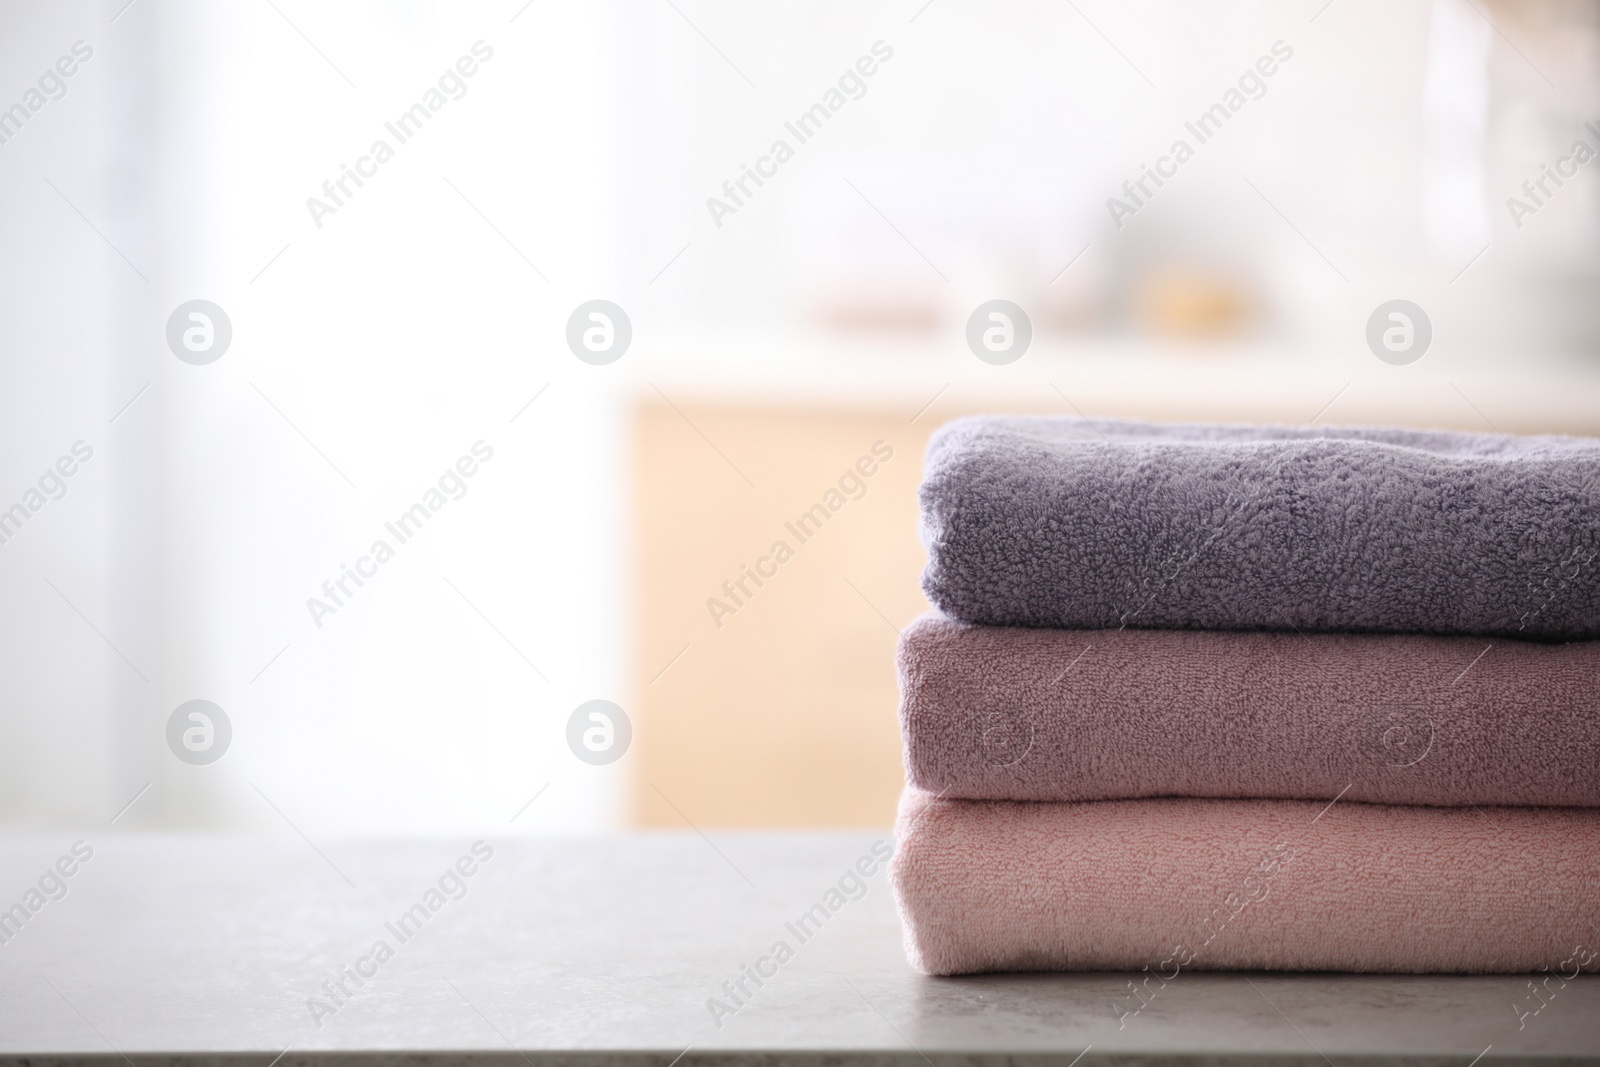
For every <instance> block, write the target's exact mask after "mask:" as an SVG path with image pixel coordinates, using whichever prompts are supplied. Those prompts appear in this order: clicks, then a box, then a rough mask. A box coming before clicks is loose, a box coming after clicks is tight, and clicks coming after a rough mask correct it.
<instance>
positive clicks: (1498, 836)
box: [890, 789, 1600, 981]
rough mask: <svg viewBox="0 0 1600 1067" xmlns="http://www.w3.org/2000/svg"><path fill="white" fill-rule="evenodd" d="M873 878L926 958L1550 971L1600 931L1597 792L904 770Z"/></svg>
mask: <svg viewBox="0 0 1600 1067" xmlns="http://www.w3.org/2000/svg"><path fill="white" fill-rule="evenodd" d="M896 830H897V835H898V838H899V847H898V849H897V850H896V852H895V857H894V860H893V863H892V864H891V868H890V870H891V878H892V881H893V884H894V889H895V894H896V898H897V900H898V902H899V907H900V914H901V918H902V921H903V926H904V930H905V940H906V951H907V954H908V955H909V956H910V958H911V962H912V964H913V965H914V966H915V967H917V968H918V969H919V970H921V971H923V972H925V973H928V974H964V973H972V972H978V971H997V970H1132V971H1140V970H1141V969H1143V968H1145V967H1147V966H1148V968H1149V969H1150V971H1151V972H1153V973H1155V974H1157V975H1160V976H1162V977H1161V979H1159V980H1161V981H1164V980H1171V979H1172V978H1173V977H1174V976H1175V974H1176V973H1177V972H1178V971H1181V970H1184V969H1190V968H1195V969H1205V970H1214V969H1222V970H1231V969H1265V970H1333V971H1388V972H1465V973H1473V972H1478V973H1482V972H1516V971H1524V972H1526V971H1538V970H1541V969H1542V968H1546V967H1548V968H1551V969H1552V970H1554V969H1556V968H1558V967H1560V966H1562V965H1563V963H1565V962H1566V961H1569V960H1571V959H1572V958H1573V955H1574V951H1575V946H1577V948H1578V951H1580V952H1582V951H1583V950H1584V949H1583V946H1588V948H1589V954H1588V960H1589V961H1590V963H1591V967H1590V969H1594V968H1593V965H1592V961H1594V959H1595V956H1594V952H1593V951H1592V950H1593V949H1594V948H1595V947H1596V944H1597V935H1600V811H1596V810H1585V809H1573V808H1481V809H1473V810H1468V809H1441V808H1422V807H1389V806H1382V805H1372V804H1352V803H1347V802H1344V801H1339V802H1337V803H1334V804H1333V805H1332V806H1331V807H1330V806H1329V805H1328V804H1327V802H1322V803H1313V802H1304V801H1285V800H1193V799H1177V800H1175V799H1164V800H1126V801H1108V802H1101V803H1087V804H1033V803H1015V802H1005V801H970V800H949V799H938V798H935V797H933V796H931V795H929V794H927V793H924V792H921V791H920V790H915V789H908V790H907V791H906V794H905V796H904V797H903V799H902V801H901V809H900V818H899V823H898V825H897V827H896Z"/></svg>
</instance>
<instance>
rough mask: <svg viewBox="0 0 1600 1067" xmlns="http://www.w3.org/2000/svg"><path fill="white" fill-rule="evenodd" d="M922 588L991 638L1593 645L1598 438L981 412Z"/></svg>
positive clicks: (1599, 584)
mask: <svg viewBox="0 0 1600 1067" xmlns="http://www.w3.org/2000/svg"><path fill="white" fill-rule="evenodd" d="M922 522H923V537H924V540H925V541H926V543H927V545H928V552H929V558H928V567H927V570H926V571H925V572H924V573H923V577H922V587H923V590H924V591H925V592H926V593H927V594H928V597H929V599H931V600H932V601H933V603H934V604H936V605H937V606H938V607H939V608H940V609H941V610H943V611H944V612H945V613H946V614H948V615H950V616H952V617H954V618H956V619H960V620H962V621H963V622H972V623H983V624H988V625H997V626H1061V627H1078V628H1104V627H1119V626H1138V627H1168V628H1180V629H1266V630H1301V631H1307V632H1309V631H1313V630H1323V631H1327V630H1353V631H1373V632H1390V633H1404V632H1414V633H1438V634H1488V635H1500V636H1505V637H1521V638H1536V639H1541V640H1573V639H1579V638H1595V637H1600V440H1596V439H1592V438H1578V437H1550V436H1541V437H1506V436H1502V435H1491V434H1464V433H1445V432H1434V431H1416V430H1399V429H1366V428H1334V427H1315V428H1304V427H1285V426H1261V427H1242V426H1211V425H1189V426H1185V425H1158V424H1154V423H1140V422H1124V421H1114V420H1096V421H1095V422H1093V423H1091V422H1089V421H1087V420H1084V419H1076V418H1061V417H1045V418H1010V417H978V418H968V419H960V420H957V421H955V422H952V423H949V424H948V425H946V426H943V427H941V428H940V429H939V430H938V432H937V433H935V434H934V436H933V439H932V440H931V441H930V442H929V444H928V456H927V467H926V476H925V478H924V481H923V483H922Z"/></svg>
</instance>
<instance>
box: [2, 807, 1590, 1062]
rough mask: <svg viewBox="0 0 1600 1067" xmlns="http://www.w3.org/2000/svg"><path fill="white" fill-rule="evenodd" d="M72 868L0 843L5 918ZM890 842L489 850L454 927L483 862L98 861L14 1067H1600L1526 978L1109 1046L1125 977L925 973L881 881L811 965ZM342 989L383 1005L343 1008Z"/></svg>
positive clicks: (7, 977) (267, 853)
mask: <svg viewBox="0 0 1600 1067" xmlns="http://www.w3.org/2000/svg"><path fill="white" fill-rule="evenodd" d="M73 840H74V838H73V837H72V836H71V835H63V836H62V837H61V838H60V839H59V840H56V839H48V840H46V839H40V838H28V839H17V838H11V839H6V840H4V841H3V842H0V908H6V907H10V906H11V904H12V903H14V902H17V901H21V900H22V899H23V895H24V893H25V891H26V889H27V888H28V887H29V886H30V885H37V884H38V882H39V879H40V877H41V876H42V875H43V874H44V872H45V871H46V870H47V869H48V868H51V865H52V864H54V863H55V862H56V861H57V859H58V858H59V857H61V856H63V855H68V854H69V847H70V846H71V844H72V843H73ZM875 840H878V838H876V837H874V836H873V835H854V834H827V835H821V834H792V835H789V834H761V835H738V834H727V835H712V836H711V837H710V838H709V839H707V838H703V837H700V836H699V835H697V834H693V833H688V834H683V835H676V834H667V835H649V836H638V837H621V838H612V839H604V840H548V841H546V840H535V839H527V838H508V839H505V840H501V841H493V840H491V841H489V842H488V845H489V846H490V847H492V849H493V855H492V857H491V858H489V859H488V860H487V861H486V862H481V863H477V864H476V866H475V868H474V872H473V874H472V875H471V877H470V878H465V877H463V878H462V879H461V882H460V885H461V887H464V891H463V890H462V889H461V888H460V887H458V886H457V884H456V883H455V881H454V880H452V879H450V878H446V879H445V888H446V889H447V890H450V891H451V892H452V893H454V894H455V895H458V896H459V899H449V898H448V897H447V896H446V895H445V894H444V893H441V894H440V895H439V896H438V897H437V898H433V899H428V898H427V891H428V890H429V889H437V888H438V886H439V881H440V878H441V876H442V875H443V874H444V872H446V871H447V870H449V869H451V868H452V866H453V865H454V864H455V863H456V862H457V860H458V858H460V857H463V856H470V855H471V853H470V849H469V845H470V842H468V841H465V840H463V841H425V842H420V841H387V842H341V841H318V842H317V844H316V846H315V847H313V846H312V845H311V844H309V843H308V842H306V841H303V840H300V839H298V838H288V839H286V838H278V837H259V838H242V837H129V836H123V837H107V838H105V839H104V840H91V841H89V842H88V844H89V846H90V847H92V848H93V849H94V854H93V857H92V858H91V859H90V860H89V861H88V862H86V863H83V864H82V865H81V866H78V867H77V868H76V869H75V870H74V873H73V874H72V876H71V877H70V878H66V879H63V880H62V883H63V884H64V885H65V886H66V888H67V893H66V895H65V896H63V897H61V898H60V899H56V900H51V901H49V902H48V903H45V904H44V905H43V906H42V907H40V908H39V909H38V911H37V913H35V914H33V915H31V916H30V917H29V918H28V919H27V920H26V922H24V923H22V925H21V928H20V929H19V930H17V931H16V932H15V933H14V934H12V935H10V936H9V940H7V941H6V942H5V943H4V944H0V1067H21V1065H23V1064H29V1065H37V1067H51V1065H65V1064H86V1063H90V1062H93V1063H96V1064H104V1065H107V1067H114V1065H120V1064H123V1063H124V1062H125V1061H126V1062H128V1063H132V1064H135V1065H137V1067H158V1065H160V1067H169V1065H170V1067H213V1065H215V1067H267V1065H268V1064H269V1063H270V1062H272V1061H273V1059H274V1057H278V1056H279V1055H280V1053H281V1059H278V1060H277V1062H278V1064H279V1067H304V1065H312V1064H315V1065H317V1067H324V1065H331V1064H334V1063H340V1064H349V1065H350V1067H355V1063H354V1061H356V1060H360V1061H361V1064H362V1067H377V1065H379V1064H382V1065H390V1064H393V1065H407V1067H445V1065H457V1064H459V1065H469V1064H470V1065H472V1067H490V1065H491V1064H492V1065H493V1067H518V1065H524V1067H526V1065H530V1064H538V1065H541V1067H542V1065H544V1064H571V1065H574V1067H578V1065H591V1067H612V1065H628V1067H668V1065H669V1064H671V1063H672V1062H673V1061H674V1059H675V1058H676V1057H679V1056H680V1054H681V1056H682V1058H681V1059H677V1063H678V1065H679V1067H699V1065H701V1064H708V1063H712V1062H716V1063H720V1064H728V1063H734V1062H741V1063H743V1062H748V1063H761V1064H773V1065H776V1064H779V1063H784V1064H805V1065H810V1067H854V1065H858V1064H894V1065H895V1067H922V1065H927V1064H932V1065H934V1067H968V1065H972V1067H976V1065H980V1064H982V1065H989V1064H994V1065H997V1067H998V1065H1001V1064H1007V1065H1011V1064H1016V1065H1028V1064H1047V1063H1048V1064H1057V1065H1060V1067H1067V1065H1069V1064H1072V1063H1073V1062H1074V1061H1076V1062H1077V1063H1078V1064H1079V1065H1080V1067H1092V1065H1094V1064H1105V1063H1121V1064H1172V1063H1238V1062H1248V1063H1263V1064H1264V1063H1303V1064H1323V1063H1332V1064H1340V1065H1342V1064H1347V1063H1351V1064H1353V1063H1362V1064H1391V1063H1408V1064H1423V1063H1426V1064H1439V1065H1445V1064H1449V1065H1454V1067H1468V1065H1469V1064H1470V1063H1472V1062H1473V1061H1474V1058H1475V1057H1479V1056H1480V1055H1481V1057H1482V1058H1481V1059H1478V1060H1477V1063H1478V1064H1479V1065H1480V1067H1487V1065H1489V1064H1493V1063H1512V1062H1515V1063H1541V1064H1555V1063H1600V977H1581V978H1578V979H1576V980H1574V981H1571V982H1568V983H1566V985H1565V986H1564V987H1558V986H1556V985H1555V983H1551V985H1552V988H1555V989H1556V992H1555V993H1553V994H1547V996H1548V1000H1546V1001H1534V1000H1532V999H1531V995H1530V994H1528V991H1527V987H1526V982H1527V979H1526V977H1514V976H1495V977H1387V976H1357V975H1269V974H1251V975H1242V974H1204V973H1185V974H1182V975H1180V976H1179V977H1178V978H1177V979H1175V980H1174V981H1172V982H1171V983H1169V984H1168V985H1167V986H1166V987H1165V988H1164V989H1162V990H1161V991H1160V993H1159V994H1158V995H1157V996H1156V997H1155V998H1154V999H1153V1000H1152V1001H1151V1002H1150V1003H1149V1004H1148V1005H1146V1006H1145V1007H1144V1008H1143V1010H1142V1011H1140V1012H1139V1013H1138V1014H1137V1015H1134V1016H1130V1017H1128V1018H1125V1019H1123V1020H1121V1021H1120V1023H1121V1025H1120V1026H1119V1020H1118V1018H1117V1016H1116V1013H1115V1011H1114V1010H1113V1005H1114V1004H1118V1003H1121V1004H1123V1005H1125V1006H1126V1005H1127V1004H1129V1003H1130V1001H1128V1000H1127V999H1126V996H1127V987H1126V984H1125V983H1126V982H1127V980H1128V978H1129V977H1130V976H1128V975H1116V974H1061V975H996V976H987V977H974V978H959V979H948V978H947V979H934V978H926V977H923V976H921V975H918V974H916V973H914V972H913V971H912V970H911V969H910V968H909V967H908V966H907V965H906V962H905V958H904V955H903V954H902V951H901V946H900V930H899V924H898V920H897V918H896V916H895V911H894V903H893V899H892V897H891V895H890V892H889V888H888V885H887V883H886V881H885V878H884V875H883V874H882V873H881V872H880V873H877V874H875V875H874V876H873V877H872V878H871V879H869V880H867V891H866V893H865V895H864V896H862V897H860V899H857V900H851V901H849V902H847V903H845V904H844V905H843V907H841V908H840V909H839V910H838V911H837V913H835V914H833V915H832V916H831V918H829V919H828V921H827V922H826V923H825V924H823V925H822V927H821V929H820V930H818V931H816V932H815V933H814V934H813V935H812V936H810V937H809V939H807V940H806V941H804V942H802V941H801V940H800V939H799V938H798V937H797V936H796V935H795V933H794V932H793V931H791V930H790V929H788V927H786V925H785V924H786V923H791V922H793V921H794V920H796V919H797V918H798V917H799V916H800V915H801V914H802V913H804V912H805V911H806V909H807V908H809V907H810V906H811V905H812V904H813V903H816V902H818V901H819V900H822V898H823V896H824V894H825V891H826V890H828V889H829V888H830V887H833V886H835V885H836V884H837V883H838V880H839V878H840V876H841V875H842V874H843V873H844V872H845V871H846V870H847V869H848V868H850V867H851V866H852V865H854V864H855V863H856V861H857V860H858V859H859V858H860V857H862V856H864V855H868V854H869V849H870V847H871V845H872V844H873V842H874V841H875ZM319 850H320V854H319ZM65 866H69V867H70V866H72V864H70V863H69V864H66V865H65ZM464 866H469V867H472V866H473V864H464ZM47 883H48V888H50V889H51V890H53V891H55V892H57V893H58V894H59V889H58V888H57V887H56V885H55V883H54V882H53V881H50V880H49V879H47ZM847 887H848V883H847ZM42 898H43V894H41V899H42ZM429 903H434V904H437V905H438V910H437V911H433V912H430V911H428V909H427V907H426V905H427V904H429ZM413 904H422V905H423V907H422V909H421V911H420V914H422V915H425V916H426V918H425V920H423V919H415V920H413V923H414V924H415V926H416V927H417V928H416V929H415V930H414V931H410V930H407V929H401V928H399V927H398V926H397V927H396V928H395V929H394V930H391V929H390V926H388V925H386V924H395V923H396V922H397V920H398V919H399V917H400V916H402V915H403V914H404V913H406V911H407V909H408V908H410V907H411V906H412V905H413ZM1515 906H1516V902H1515V901H1507V907H1515ZM396 931H399V934H407V935H408V936H407V937H406V940H404V941H403V942H402V941H401V939H400V936H399V934H397V932H396ZM780 940H782V941H784V942H786V943H787V944H788V945H789V946H790V948H791V949H792V950H793V958H792V959H788V960H786V961H785V962H784V963H783V964H782V965H781V966H777V971H776V974H775V975H773V976H771V977H769V978H766V979H764V980H763V984H762V985H761V986H760V987H759V988H757V987H756V986H755V985H754V983H753V982H752V981H751V980H750V979H748V978H746V979H745V986H746V989H747V990H748V991H749V993H750V995H749V996H748V997H743V996H741V998H740V999H741V1000H742V1001H743V1003H742V1004H738V1005H735V1003H734V1001H733V998H732V997H730V996H729V995H728V994H727V993H726V992H724V991H723V989H722V984H723V983H724V982H725V981H733V980H736V979H738V978H739V977H740V976H741V975H742V974H743V971H742V969H741V968H742V966H755V965H756V964H757V963H758V961H759V960H760V959H761V958H762V957H764V956H767V955H768V954H769V950H770V949H771V947H772V946H773V945H774V943H775V942H777V941H780ZM379 941H383V942H385V943H386V944H387V946H388V947H389V948H390V949H392V950H393V955H392V958H387V959H384V960H382V961H379V960H378V959H377V957H376V956H374V955H373V953H372V949H373V947H374V945H375V944H376V943H377V942H379ZM775 965H776V963H775V961H769V962H766V963H762V964H760V966H761V968H762V969H763V970H767V971H769V972H770V971H771V970H772V969H773V968H774V966H775ZM347 967H348V968H351V970H352V972H354V971H356V970H361V971H366V972H367V973H368V974H369V975H370V977H366V978H362V979H361V986H360V987H359V988H357V986H356V984H355V979H353V978H351V977H348V976H347V977H345V978H344V983H345V988H346V989H347V990H348V991H349V996H348V997H345V996H344V995H342V994H341V995H340V996H339V997H338V998H337V999H336V998H335V997H334V996H332V995H330V993H329V992H328V990H327V989H326V988H325V987H324V986H323V983H324V982H325V981H326V982H328V983H329V985H330V986H333V985H335V984H336V982H337V980H338V979H339V978H340V976H341V972H342V971H344V969H345V968H347ZM358 977H359V976H358ZM713 997H716V998H718V999H721V1000H722V1001H723V1002H724V1003H726V1004H728V1006H729V1007H730V1008H733V1007H737V1011H736V1012H734V1014H732V1015H730V1016H725V1017H722V1018H720V1019H717V1020H715V1021H714V1020H713V1017H712V1011H711V1010H710V1009H709V1008H708V1005H707V1002H708V1000H709V999H710V998H713ZM1538 1003H1542V1004H1543V1005H1544V1006H1543V1007H1542V1009H1541V1010H1540V1011H1539V1012H1538V1014H1536V1015H1528V1016H1525V1017H1524V1018H1522V1019H1521V1027H1520V1029H1519V1026H1518V1023H1519V1020H1518V1016H1517V1012H1516V1011H1514V1010H1513V1005H1514V1004H1521V1005H1523V1009H1524V1010H1525V1011H1526V1010H1530V1009H1531V1008H1532V1007H1533V1006H1534V1005H1535V1004H1538ZM319 1005H320V1006H319ZM335 1009H336V1010H335ZM314 1016H315V1017H314ZM718 1022H720V1023H721V1025H720V1026H718V1025H716V1023H718ZM686 1049H687V1052H685V1051H684V1050H686ZM1085 1049H1087V1050H1088V1051H1087V1053H1085V1051H1084V1050H1085ZM285 1050H287V1051H285ZM1485 1050H1487V1052H1485ZM1080 1055H1081V1056H1082V1058H1081V1059H1079V1058H1078V1057H1080Z"/></svg>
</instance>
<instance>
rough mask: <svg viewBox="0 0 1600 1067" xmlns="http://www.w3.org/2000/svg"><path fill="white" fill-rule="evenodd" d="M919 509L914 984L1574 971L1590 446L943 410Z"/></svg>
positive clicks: (904, 821) (1592, 477)
mask: <svg viewBox="0 0 1600 1067" xmlns="http://www.w3.org/2000/svg"><path fill="white" fill-rule="evenodd" d="M922 509H923V529H924V538H925V540H926V542H927V545H928V549H929V554H930V558H929V563H928V568H927V571H926V573H925V574H924V577H923V587H924V590H925V591H926V593H927V594H928V597H929V598H930V599H931V600H932V602H933V603H934V605H935V606H936V608H937V609H938V611H937V612H935V613H933V614H930V615H927V616H924V617H923V618H921V619H919V620H917V621H916V622H915V623H914V624H913V625H912V626H911V627H910V628H909V629H908V630H907V631H906V633H905V634H904V637H903V638H902V641H901V644H900V652H899V668H900V682H901V693H902V697H901V727H902V732H903V736H904V741H905V759H906V770H907V775H908V781H909V784H908V787H907V790H906V793H905V796H904V798H903V800H902V803H901V811H900V818H899V824H898V827H897V830H898V833H899V838H900V848H899V850H898V853H897V855H896V857H895V860H894V865H893V879H894V885H895V892H896V895H897V897H898V900H899V905H900V911H901V916H902V919H903V922H904V925H905V937H906V945H907V950H908V953H909V955H910V957H911V960H912V962H913V964H914V965H916V966H917V967H918V968H919V969H921V970H923V971H925V972H927V973H930V974H959V973H967V972H974V971H993V970H1122V969H1129V970H1136V971H1137V970H1141V969H1148V970H1150V971H1151V972H1153V973H1159V974H1161V975H1163V977H1164V978H1170V977H1171V976H1172V975H1174V974H1175V973H1176V972H1177V971H1178V970H1180V969H1183V968H1190V967H1195V968H1263V969H1283V970H1341V971H1399V972H1408V971H1409V972H1424V971H1458V972H1472V971H1477V972H1492V971H1537V970H1540V969H1542V968H1546V967H1551V968H1555V967H1559V966H1563V965H1565V964H1566V963H1567V962H1569V961H1571V960H1573V959H1575V958H1583V956H1584V954H1585V953H1587V961H1589V962H1592V961H1594V960H1595V958H1596V955H1597V954H1596V952H1595V949H1596V948H1600V640H1597V639H1600V441H1596V440H1588V439H1578V438H1563V437H1520V438H1510V437H1505V436H1503V435H1495V436H1489V435H1473V434H1459V433H1434V432H1417V431H1408V430H1392V429H1326V428H1322V429H1296V428H1283V427H1252V428H1246V427H1223V426H1156V425H1151V424H1143V423H1132V422H1097V423H1090V422H1088V421H1086V420H1082V419H1063V418H977V419H965V420H961V421H958V422H955V423H952V424H950V425H948V426H946V427H944V428H943V429H941V430H940V431H939V432H938V433H937V434H936V435H935V437H934V438H933V441H932V442H931V444H930V445H929V449H928V459H927V472H926V479H925V481H924V483H923V486H922ZM1575 946H1576V947H1575Z"/></svg>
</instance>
